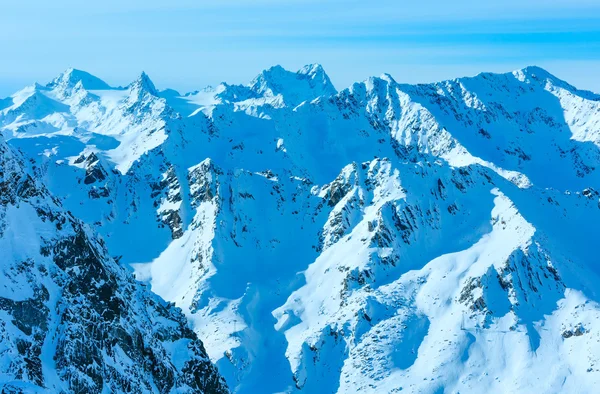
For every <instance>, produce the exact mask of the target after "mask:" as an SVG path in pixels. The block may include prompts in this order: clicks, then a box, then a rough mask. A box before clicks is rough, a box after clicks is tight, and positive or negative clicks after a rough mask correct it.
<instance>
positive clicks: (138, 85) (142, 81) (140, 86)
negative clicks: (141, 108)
mask: <svg viewBox="0 0 600 394" xmlns="http://www.w3.org/2000/svg"><path fill="white" fill-rule="evenodd" d="M129 90H130V91H132V92H133V91H136V92H138V93H141V92H147V93H150V94H152V95H154V96H158V91H157V90H156V86H154V83H153V82H152V80H151V79H150V77H149V76H148V74H146V73H145V72H144V71H142V73H141V74H140V76H139V77H138V78H137V79H136V80H135V81H134V82H133V83H131V85H129Z"/></svg>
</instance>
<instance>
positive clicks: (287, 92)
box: [249, 64, 337, 105]
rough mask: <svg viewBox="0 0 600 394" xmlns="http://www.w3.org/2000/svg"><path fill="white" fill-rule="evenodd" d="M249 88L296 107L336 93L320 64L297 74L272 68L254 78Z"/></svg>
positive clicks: (277, 67) (306, 67) (283, 69)
mask: <svg viewBox="0 0 600 394" xmlns="http://www.w3.org/2000/svg"><path fill="white" fill-rule="evenodd" d="M249 88H250V89H251V90H253V91H254V92H256V93H258V94H261V95H267V96H277V95H282V96H283V97H284V100H285V101H286V102H287V103H288V104H296V105H297V104H300V103H301V102H302V101H305V100H312V99H314V98H316V97H319V96H330V95H332V94H336V93H337V90H336V89H335V87H334V86H333V84H332V83H331V80H330V79H329V77H328V76H327V74H326V73H325V70H324V69H323V67H322V66H321V65H320V64H309V65H306V66H304V67H303V68H301V69H300V70H298V71H297V72H292V71H288V70H286V69H285V68H283V67H282V66H280V65H275V66H272V67H270V68H268V69H266V70H264V71H262V72H261V73H260V74H259V75H258V76H257V77H256V78H254V79H253V80H252V82H251V83H250V85H249Z"/></svg>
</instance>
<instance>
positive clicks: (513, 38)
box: [0, 0, 600, 96]
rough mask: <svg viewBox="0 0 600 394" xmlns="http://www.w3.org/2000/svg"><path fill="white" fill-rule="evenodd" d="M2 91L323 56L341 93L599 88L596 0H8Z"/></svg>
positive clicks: (174, 83)
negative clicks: (78, 77) (478, 78)
mask: <svg viewBox="0 0 600 394" xmlns="http://www.w3.org/2000/svg"><path fill="white" fill-rule="evenodd" d="M0 54H1V56H0V96H7V95H9V94H10V93H12V92H13V91H15V90H17V89H19V88H21V87H22V86H24V85H26V84H29V83H31V82H33V81H39V82H47V81H48V80H50V79H52V78H53V77H54V76H56V75H57V74H59V73H60V72H61V71H63V70H64V69H66V68H68V67H75V68H80V69H83V70H86V71H89V72H91V73H92V74H95V75H97V76H99V77H101V78H102V79H104V80H106V81H107V82H108V83H110V84H112V85H126V84H127V83H129V82H130V81H131V80H133V79H134V78H135V77H136V76H137V74H139V73H140V72H141V71H142V70H144V71H146V72H147V73H148V74H149V75H150V77H151V78H152V79H153V81H154V82H155V83H156V85H157V86H158V87H159V88H166V87H172V88H175V89H178V90H181V91H190V90H194V89H199V88H201V87H204V86H206V85H207V84H216V83H218V82H221V81H228V82H231V83H245V82H248V81H249V80H250V79H252V77H253V76H254V75H256V74H257V73H258V72H259V71H260V70H262V69H264V68H267V67H269V66H271V65H274V64H281V65H282V66H284V67H286V68H288V69H294V70H295V69H298V68H300V67H301V66H302V65H304V64H307V63H321V64H323V66H324V67H325V69H326V71H327V72H328V74H329V75H330V77H331V79H332V81H333V83H334V84H335V85H336V87H337V88H338V89H341V88H344V87H347V86H348V85H350V84H351V83H352V82H353V81H356V80H362V79H364V78H366V77H368V76H370V75H380V74H381V73H384V72H387V73H390V74H391V75H392V76H394V78H396V80H398V81H401V82H410V83H413V82H428V81H434V80H441V79H447V78H453V77H458V76H464V75H473V74H476V73H478V72H480V71H497V72H504V71H511V70H513V69H517V68H520V67H524V66H526V65H532V64H535V65H539V66H542V67H544V68H546V69H548V70H549V71H550V72H552V73H554V74H556V75H557V76H559V77H561V78H563V79H565V80H567V81H569V82H570V83H572V84H574V85H575V86H577V87H580V88H586V89H590V90H594V91H597V92H600V1H599V0H545V1H542V0H519V1H517V0H504V1H495V0H494V1H487V2H483V1H472V0H458V1H441V0H418V1H411V2H403V1H400V0H395V1H392V0H373V1H365V0H360V1H358V0H344V1H342V0H321V1H317V0H304V1H299V0H279V1H274V0H253V1H251V0H243V1H242V0H214V1H213V0H193V1H192V0H178V1H173V2H166V1H164V0H163V1H155V0H146V1H139V0H119V1H115V0H103V1H99V2H81V1H75V0H64V1H62V0H58V1H51V2H49V1H41V0H21V1H19V2H8V1H3V2H2V5H0Z"/></svg>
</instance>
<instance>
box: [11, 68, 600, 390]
mask: <svg viewBox="0 0 600 394" xmlns="http://www.w3.org/2000/svg"><path fill="white" fill-rule="evenodd" d="M59 79H60V78H59ZM63 79H65V78H63ZM66 79H67V80H68V81H72V82H74V83H69V84H62V85H61V86H63V85H64V86H65V88H64V89H63V88H60V89H59V88H58V84H56V85H53V84H50V85H48V86H44V87H42V86H40V85H34V86H33V87H30V88H27V89H25V90H23V91H21V92H19V93H18V94H16V95H14V96H13V97H11V98H10V99H9V101H10V102H6V103H5V104H2V106H3V108H4V109H2V110H0V122H1V124H2V130H3V132H4V133H5V135H7V136H9V137H10V141H9V143H10V144H12V145H13V146H14V147H16V148H18V149H20V150H21V151H22V152H23V153H24V155H25V156H26V157H27V158H28V159H29V160H28V161H27V162H26V163H25V164H26V166H27V168H28V169H29V170H30V171H31V172H32V173H34V174H36V176H37V177H39V178H40V179H43V180H44V181H45V183H46V184H48V187H49V189H50V190H52V191H53V193H55V194H56V195H57V196H58V197H59V198H60V199H61V202H62V204H64V205H65V207H67V208H68V209H69V210H70V211H71V212H73V214H74V215H75V216H76V217H78V218H81V219H83V220H84V221H85V222H86V223H89V224H93V225H94V226H95V228H96V229H97V231H98V232H99V233H100V234H102V235H103V236H104V238H105V239H106V244H107V249H108V251H109V252H110V253H111V255H113V256H115V257H117V258H118V259H119V261H120V262H121V263H122V264H125V265H127V264H129V265H132V266H133V268H134V270H135V274H136V276H137V278H138V279H140V280H142V281H144V282H147V283H148V285H149V286H151V289H152V290H153V291H154V292H156V293H158V294H159V295H160V296H162V297H163V298H165V299H167V300H169V301H172V302H174V303H175V304H176V305H177V306H180V307H181V308H182V309H183V311H184V313H185V315H186V317H187V318H188V320H189V321H190V322H191V324H192V326H193V328H194V330H195V331H196V333H197V334H198V335H199V337H200V338H202V339H203V341H204V342H205V344H206V348H207V352H208V354H209V356H210V358H211V359H212V360H213V361H214V362H215V363H216V364H217V365H218V367H219V370H220V371H221V372H222V374H223V375H224V376H225V378H226V379H227V381H228V383H229V386H230V387H231V388H232V390H233V391H235V392H238V393H255V392H310V393H312V392H315V393H321V392H323V393H330V392H340V393H353V392H356V391H357V390H360V391H361V392H399V391H408V392H424V393H436V392H441V391H452V392H454V391H457V392H458V391H460V392H467V393H469V392H471V393H478V392H482V391H491V392H499V393H500V392H505V391H506V387H511V388H512V389H513V390H512V391H514V392H523V393H525V392H531V391H541V392H559V391H572V390H574V388H580V387H585V388H590V390H592V389H591V388H592V387H595V385H596V384H597V383H598V379H599V377H598V376H599V375H598V371H597V367H596V365H597V356H596V355H597V354H598V349H597V333H596V331H597V329H596V327H597V323H594V322H595V319H596V317H597V316H598V313H599V308H598V305H597V303H596V301H597V299H598V294H597V283H598V275H599V274H600V271H599V270H598V268H597V266H596V265H597V264H595V262H596V261H597V256H596V253H595V250H594V248H593V245H594V244H595V242H597V240H596V238H597V228H598V224H597V223H598V222H599V220H600V205H599V204H600V195H599V194H598V192H597V191H596V190H595V189H597V187H595V185H596V184H597V183H598V181H599V179H598V176H599V175H598V166H599V165H600V159H599V157H600V156H599V152H600V150H599V149H598V147H599V146H600V142H599V140H598V138H597V137H598V121H599V118H598V108H599V107H598V105H599V103H600V100H599V96H597V95H595V94H593V93H590V92H585V91H580V90H577V89H576V88H574V87H572V86H570V85H569V84H567V83H566V82H564V81H560V80H559V79H558V78H556V77H554V76H552V75H550V74H549V73H547V72H545V71H544V70H541V69H539V68H536V67H529V68H526V69H523V70H518V71H515V72H513V73H507V74H480V75H478V76H475V77H472V78H460V79H456V80H452V81H444V82H439V83H434V84H423V85H414V86H413V85H406V84H402V83H398V82H397V81H395V80H394V79H393V78H392V77H391V76H389V75H382V76H381V77H378V78H377V77H374V78H369V79H367V80H365V81H363V82H359V83H355V84H353V85H352V86H351V87H349V88H348V89H344V90H342V91H340V92H336V91H335V89H334V88H333V86H332V85H331V82H330V81H329V78H328V77H327V75H326V74H325V73H324V71H323V70H322V68H321V67H320V66H316V65H311V66H307V67H305V68H303V69H301V70H299V71H298V72H289V71H286V70H284V69H282V68H281V67H273V68H271V69H269V70H265V71H263V72H262V73H260V74H259V75H258V76H257V77H256V78H255V79H254V80H253V81H252V82H251V83H250V84H248V85H245V86H242V85H228V84H225V83H224V84H221V85H219V86H217V87H216V88H207V89H204V90H202V91H198V92H193V93H189V94H186V95H180V94H179V93H178V92H175V91H171V90H166V91H158V90H157V89H156V87H155V86H154V85H153V84H152V82H151V81H150V80H149V78H148V76H147V75H145V74H142V75H141V76H140V78H138V80H137V81H135V82H134V83H132V84H131V85H130V86H129V87H128V88H127V89H112V88H111V89H108V88H105V89H96V90H95V89H92V88H89V87H87V86H86V84H85V80H84V79H85V78H82V79H81V80H77V78H75V79H73V78H71V77H70V78H66ZM76 80H77V81H76ZM33 94H37V95H41V96H37V98H38V99H40V100H41V101H40V102H43V103H44V106H42V107H41V108H38V107H36V106H35V105H33V106H24V107H23V108H21V106H20V104H21V103H23V102H25V101H26V100H27V98H28V97H32V96H33ZM42 96H43V97H42ZM47 100H52V101H51V102H50V103H51V105H50V104H49V102H48V101H47ZM11 111H12V112H11ZM36 111H37V112H36ZM24 137H27V138H24ZM50 137H52V138H50ZM92 154H93V156H92ZM82 155H83V156H82ZM79 157H83V159H82V160H83V161H82V162H81V163H77V161H78V160H79V159H78V158H79ZM89 157H91V158H92V159H90V160H88V158H89ZM95 158H97V159H98V160H97V161H95V160H94V159H95ZM86 179H88V180H89V181H92V180H93V182H90V183H88V184H86V183H85V182H84V180H86ZM576 349H577V351H576ZM577 354H583V355H584V356H580V357H579V356H577ZM548 371H551V372H550V373H549V372H548ZM547 375H549V376H547ZM265 376H268V379H265ZM540 377H544V378H543V379H542V378H540Z"/></svg>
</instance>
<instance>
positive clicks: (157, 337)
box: [0, 138, 228, 393]
mask: <svg viewBox="0 0 600 394" xmlns="http://www.w3.org/2000/svg"><path fill="white" fill-rule="evenodd" d="M0 201H1V204H0V251H1V257H0V269H1V270H2V278H3V279H2V286H1V287H0V388H1V389H2V392H4V393H32V392H47V393H59V392H61V393H62V392H73V393H101V392H102V393H107V392H115V393H116V392H131V393H151V392H153V393H171V392H182V393H183V392H186V393H187V392H189V393H191V392H194V393H226V392H228V390H227V388H226V386H225V383H224V381H223V380H222V378H221V377H220V375H219V374H218V372H217V369H216V368H215V366H214V365H212V364H211V362H210V360H209V359H208V356H207V354H206V351H205V350H204V347H203V344H202V342H200V341H199V340H198V339H197V337H196V335H195V334H194V332H193V331H192V330H191V329H190V328H189V327H188V325H187V322H186V320H185V317H184V316H183V314H181V311H179V310H177V309H176V308H175V307H174V306H173V305H172V304H169V303H166V302H165V301H164V300H162V299H160V298H159V297H157V296H156V295H154V294H152V293H151V292H150V291H149V290H148V289H147V288H146V287H145V286H144V285H141V284H140V283H138V282H137V281H136V280H135V279H134V278H133V275H132V274H131V273H130V272H129V271H128V270H127V269H126V268H125V267H122V266H120V265H118V264H117V263H115V262H114V261H113V259H112V258H111V257H109V256H108V255H107V253H106V249H105V245H104V243H103V241H101V240H100V239H98V238H97V237H96V236H95V235H93V233H92V232H91V231H90V229H89V228H88V226H87V225H84V224H83V223H81V222H80V221H78V220H77V219H75V218H74V217H73V216H72V215H71V214H70V213H69V212H67V211H65V210H64V209H63V207H62V206H61V204H60V202H59V201H58V200H57V199H56V198H54V197H53V196H52V195H51V194H49V193H48V191H47V190H46V188H45V187H43V185H40V184H39V183H38V182H37V181H36V180H35V179H34V178H33V177H32V176H31V175H30V174H29V173H28V171H27V170H25V169H24V168H23V167H22V162H21V158H19V156H18V155H16V154H15V153H14V152H12V150H11V149H10V148H9V147H8V146H7V145H6V143H5V142H4V140H3V139H2V138H0Z"/></svg>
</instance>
